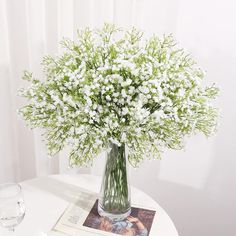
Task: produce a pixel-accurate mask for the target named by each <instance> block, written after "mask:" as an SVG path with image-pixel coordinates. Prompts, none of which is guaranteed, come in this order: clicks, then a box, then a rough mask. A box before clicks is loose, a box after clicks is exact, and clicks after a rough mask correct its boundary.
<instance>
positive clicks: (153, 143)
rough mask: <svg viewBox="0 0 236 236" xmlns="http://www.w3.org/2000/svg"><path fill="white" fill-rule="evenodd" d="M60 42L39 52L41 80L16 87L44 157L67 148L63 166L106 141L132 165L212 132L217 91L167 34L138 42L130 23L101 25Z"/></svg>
mask: <svg viewBox="0 0 236 236" xmlns="http://www.w3.org/2000/svg"><path fill="white" fill-rule="evenodd" d="M62 46H63V48H64V52H63V54H62V55H60V56H54V57H53V56H45V57H44V59H43V63H42V64H43V67H44V71H45V79H44V80H38V79H36V78H34V77H33V75H32V74H31V73H29V72H25V73H24V76H23V79H25V80H28V81H30V82H31V86H30V87H28V88H24V89H21V95H22V96H24V97H26V98H27V99H28V100H29V104H28V105H26V106H24V107H22V108H21V109H20V111H19V112H20V114H21V115H22V116H23V118H24V119H25V120H26V121H27V123H28V124H29V125H30V126H31V127H33V128H34V127H39V128H42V129H44V130H45V133H44V135H45V137H46V142H47V147H48V150H49V152H50V155H53V154H55V153H57V152H59V151H60V150H62V149H63V147H64V146H65V145H70V146H71V152H70V165H72V166H73V165H82V164H85V163H90V162H91V161H92V160H93V158H94V157H95V156H96V155H97V154H98V153H100V152H101V151H102V150H103V149H104V148H107V145H108V143H109V142H111V143H114V144H116V145H118V146H121V144H123V143H125V144H126V145H127V147H128V149H129V161H130V163H131V164H133V165H135V166H136V165H137V164H138V163H140V161H141V160H142V159H143V158H144V157H154V158H158V157H159V156H160V152H161V150H163V149H164V148H171V149H181V148H183V140H184V138H185V137H186V136H189V135H191V134H193V133H195V132H201V133H203V134H205V135H206V136H209V135H211V134H212V133H213V132H214V131H215V127H216V123H217V109H216V108H215V107H214V106H213V105H211V102H212V100H213V99H214V98H215V97H216V96H217V93H218V88H217V87H215V86H214V85H212V86H209V87H203V86H202V80H203V78H204V73H203V71H202V70H201V69H200V68H199V67H198V66H197V65H196V63H195V62H194V60H193V59H192V58H191V57H190V56H189V55H188V54H187V53H186V52H185V51H184V50H183V49H181V48H179V47H178V46H176V43H175V42H174V40H173V38H172V36H164V37H162V38H158V37H156V36H153V37H151V38H149V39H147V40H145V39H143V33H142V32H140V31H138V30H137V29H135V28H132V29H131V30H129V31H123V30H120V29H117V28H116V27H115V26H114V25H111V24H105V25H104V27H103V28H102V29H101V30H94V31H93V30H90V29H88V28H87V29H85V30H82V31H78V39H77V41H76V42H73V41H70V40H63V41H62Z"/></svg>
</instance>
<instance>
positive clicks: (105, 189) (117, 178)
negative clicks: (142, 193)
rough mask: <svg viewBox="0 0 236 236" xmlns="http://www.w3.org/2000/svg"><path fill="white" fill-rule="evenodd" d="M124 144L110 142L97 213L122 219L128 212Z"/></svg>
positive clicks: (114, 218)
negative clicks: (118, 144)
mask: <svg viewBox="0 0 236 236" xmlns="http://www.w3.org/2000/svg"><path fill="white" fill-rule="evenodd" d="M126 159H127V152H126V148H125V144H122V145H121V146H117V145H116V144H114V143H111V144H110V148H109V149H108V150H107V152H106V165H105V171H104V175H103V181H102V186H101V191H100V198H99V204H98V213H99V214H100V215H101V216H106V217H108V218H110V219H112V220H122V219H124V218H126V217H127V216H128V215H129V214H130V209H131V208H130V191H129V182H128V175H127V165H126V162H127V161H126Z"/></svg>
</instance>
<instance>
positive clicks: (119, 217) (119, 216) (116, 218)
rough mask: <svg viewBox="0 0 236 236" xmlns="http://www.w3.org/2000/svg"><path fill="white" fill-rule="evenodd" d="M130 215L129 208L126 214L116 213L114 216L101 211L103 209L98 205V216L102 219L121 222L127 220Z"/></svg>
mask: <svg viewBox="0 0 236 236" xmlns="http://www.w3.org/2000/svg"><path fill="white" fill-rule="evenodd" d="M130 213H131V208H129V209H128V210H127V211H126V212H124V213H121V214H119V213H117V214H114V213H110V212H107V211H105V210H103V208H102V207H101V206H100V205H98V214H99V215H100V216H102V217H106V218H108V219H110V220H112V221H121V220H124V219H125V218H127V217H128V216H129V215H130Z"/></svg>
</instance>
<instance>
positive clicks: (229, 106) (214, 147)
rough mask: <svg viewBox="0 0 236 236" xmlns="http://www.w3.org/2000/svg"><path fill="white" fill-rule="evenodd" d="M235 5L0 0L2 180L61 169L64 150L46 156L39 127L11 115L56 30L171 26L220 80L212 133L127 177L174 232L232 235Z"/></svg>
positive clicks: (54, 44) (214, 1)
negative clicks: (159, 206)
mask: <svg viewBox="0 0 236 236" xmlns="http://www.w3.org/2000/svg"><path fill="white" fill-rule="evenodd" d="M235 12H236V3H235V1H234V0H224V1H223V0H198V1H194V0H0V182H5V181H22V180H25V179H29V178H33V177H36V176H43V175H48V174H53V173H65V172H68V168H67V166H68V165H67V151H64V152H62V153H60V154H59V155H58V156H57V157H55V158H53V159H49V158H48V157H47V155H46V150H45V146H44V144H43V143H42V142H41V136H40V132H39V131H38V130H34V131H32V130H29V129H28V128H26V127H25V125H24V122H23V121H22V120H20V119H19V118H18V117H17V113H16V110H17V109H18V108H19V107H21V106H22V105H23V104H24V103H25V101H24V99H22V98H20V97H18V96H17V95H16V94H17V90H18V89H19V88H20V87H22V86H24V85H27V83H25V82H23V81H22V80H21V76H22V72H23V70H25V69H28V70H30V71H32V72H34V74H35V75H37V77H39V78H40V77H41V75H42V72H41V66H40V62H41V59H42V56H43V55H45V54H48V53H49V54H56V53H59V52H60V49H59V47H58V45H59V44H58V42H59V41H60V40H61V39H62V37H69V38H71V39H73V38H75V37H76V30H77V29H78V28H81V27H85V26H90V27H97V26H101V25H102V24H103V23H104V22H114V23H115V24H117V25H119V26H121V27H129V26H131V25H134V26H137V27H138V28H141V29H143V30H144V31H145V32H146V35H147V36H148V35H150V34H152V33H156V34H163V33H166V34H168V33H173V34H174V36H175V38H176V39H177V40H178V41H179V42H180V44H181V46H183V47H185V48H187V49H188V51H189V52H190V53H191V54H192V55H193V56H194V57H195V58H196V60H197V61H198V62H199V64H200V66H202V67H203V68H205V69H206V71H207V78H206V83H208V84H209V83H211V82H217V83H218V85H219V86H220V87H221V95H220V97H219V99H218V101H217V105H218V106H219V107H220V108H221V114H222V115H221V118H220V126H219V131H218V134H217V135H216V136H215V137H214V138H211V139H209V140H206V139H204V138H203V137H202V136H196V137H193V138H192V139H190V141H189V142H188V143H187V148H186V151H185V152H166V153H165V154H163V159H162V161H161V162H151V163H146V162H145V163H144V164H143V165H142V166H141V167H140V168H139V169H138V170H135V171H133V170H131V180H132V183H133V184H134V185H136V186H138V187H140V188H141V189H143V190H145V191H146V192H147V193H149V194H151V195H152V196H155V197H156V199H159V201H160V202H161V203H163V204H164V206H166V207H167V208H168V206H170V208H169V211H170V212H171V214H172V216H173V217H174V219H175V222H176V223H177V226H179V227H180V231H181V230H182V229H183V232H184V233H183V234H182V233H180V235H192V236H195V235H199V234H201V235H217V236H220V235H228V236H230V235H235V234H236V232H235V227H234V223H233V221H232V220H231V219H233V218H234V219H235V217H236V216H235V212H236V209H235V208H236V207H235V206H236V203H235V199H236V189H235V188H236V173H235V166H236V159H235V157H236V149H235V134H236V125H235V121H236V109H235V103H236V96H235V89H236V70H235V65H236V56H235V55H236V43H235V42H236V27H235V22H236V14H235ZM96 164H97V166H99V161H97V163H96ZM74 171H75V172H78V171H80V172H83V171H86V170H84V169H79V170H74ZM92 172H93V173H96V169H95V170H93V171H92ZM147 183H148V184H147ZM191 199H193V200H191ZM193 202H194V203H195V204H193ZM181 204H182V205H181ZM179 208H181V216H180V215H179V214H180V213H179V210H180V209H179ZM187 208H188V209H192V212H191V211H190V210H188V209H187ZM176 209H178V210H176ZM210 212H212V214H211V213H210ZM190 215H191V216H192V221H191V219H190V220H188V219H189V216H190ZM193 217H194V218H193ZM186 221H188V223H187V224H186V223H185V222H186ZM213 224H214V226H213ZM209 225H211V226H209ZM177 228H178V227H177ZM192 229H197V230H192ZM223 229H224V230H223ZM193 231H194V232H195V233H194V232H193Z"/></svg>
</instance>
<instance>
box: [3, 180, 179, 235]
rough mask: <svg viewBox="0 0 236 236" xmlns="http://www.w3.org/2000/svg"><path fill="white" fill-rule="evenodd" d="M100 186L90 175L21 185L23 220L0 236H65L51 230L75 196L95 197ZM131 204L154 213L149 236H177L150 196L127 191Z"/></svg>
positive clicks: (30, 181)
mask: <svg viewBox="0 0 236 236" xmlns="http://www.w3.org/2000/svg"><path fill="white" fill-rule="evenodd" d="M100 183H101V178H99V177H96V176H92V175H51V176H48V177H41V178H36V179H32V180H28V181H25V182H22V183H21V186H22V189H23V193H24V198H25V204H26V215H25V218H24V220H23V221H22V222H21V224H20V225H18V226H17V227H16V230H15V232H14V233H11V232H8V231H7V230H6V229H4V228H0V235H1V236H8V235H9V236H10V235H11V236H13V235H14V236H63V235H64V236H65V234H62V233H59V232H55V231H52V228H53V226H54V225H55V223H56V222H57V221H58V219H59V217H60V216H61V215H62V214H63V212H64V211H65V209H66V208H67V207H68V205H69V204H70V203H72V202H74V201H75V199H76V196H77V195H78V193H79V192H81V191H82V190H86V191H90V192H91V193H94V194H98V192H99V189H100ZM131 202H132V204H134V205H141V206H145V207H147V208H151V209H155V210H156V216H155V218H154V222H153V225H152V229H151V233H150V236H178V233H177V230H176V228H175V226H174V224H173V222H172V220H171V219H170V217H169V216H168V215H167V213H166V212H165V211H164V210H163V208H161V207H160V206H159V205H158V204H157V203H156V202H155V201H154V200H153V199H152V198H151V197H150V196H148V195H147V194H145V193H144V192H142V191H140V190H139V189H137V188H134V187H131ZM94 235H96V234H94Z"/></svg>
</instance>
